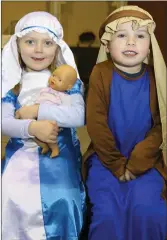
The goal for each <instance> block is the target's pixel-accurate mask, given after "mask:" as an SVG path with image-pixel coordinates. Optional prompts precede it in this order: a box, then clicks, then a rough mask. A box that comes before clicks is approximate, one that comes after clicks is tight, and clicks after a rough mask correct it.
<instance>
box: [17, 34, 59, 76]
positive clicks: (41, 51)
mask: <svg viewBox="0 0 167 240" xmlns="http://www.w3.org/2000/svg"><path fill="white" fill-rule="evenodd" d="M57 47H58V46H57V45H56V43H55V42H54V41H53V40H52V39H51V38H50V37H49V35H48V34H47V33H39V32H35V31H32V32H30V33H28V34H26V35H25V36H23V37H22V38H19V40H18V48H19V52H20V55H21V58H22V60H23V62H24V64H25V65H26V70H27V71H29V72H31V71H41V70H44V69H47V68H48V67H49V66H50V65H51V63H52V62H53V60H54V58H55V54H56V49H57Z"/></svg>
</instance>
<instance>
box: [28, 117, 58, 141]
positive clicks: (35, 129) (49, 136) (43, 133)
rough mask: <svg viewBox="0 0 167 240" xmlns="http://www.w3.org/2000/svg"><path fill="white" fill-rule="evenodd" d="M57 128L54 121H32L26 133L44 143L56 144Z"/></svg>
mask: <svg viewBox="0 0 167 240" xmlns="http://www.w3.org/2000/svg"><path fill="white" fill-rule="evenodd" d="M58 131H59V128H58V126H57V124H56V122H55V121H47V120H39V121H32V122H31V123H30V125H29V128H28V132H29V134H30V135H31V136H35V137H36V138H38V139H39V140H41V141H42V142H45V143H56V139H57V135H58Z"/></svg>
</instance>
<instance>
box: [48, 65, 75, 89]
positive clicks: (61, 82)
mask: <svg viewBox="0 0 167 240" xmlns="http://www.w3.org/2000/svg"><path fill="white" fill-rule="evenodd" d="M76 80H77V72H76V71H75V69H74V68H73V67H71V66H69V65H61V66H59V67H58V68H56V69H55V70H54V72H53V73H52V75H51V77H50V78H49V84H48V85H49V87H51V88H52V89H54V90H56V91H60V92H64V91H66V90H70V89H71V88H72V87H73V85H74V83H75V82H76Z"/></svg>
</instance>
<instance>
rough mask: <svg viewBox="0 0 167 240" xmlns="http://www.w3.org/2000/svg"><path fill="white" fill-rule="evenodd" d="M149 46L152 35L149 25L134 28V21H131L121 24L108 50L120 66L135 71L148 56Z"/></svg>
mask: <svg viewBox="0 0 167 240" xmlns="http://www.w3.org/2000/svg"><path fill="white" fill-rule="evenodd" d="M149 46H150V35H149V33H148V31H147V27H146V26H144V27H141V28H138V29H137V30H133V28H132V21H130V22H127V23H123V24H120V25H119V27H118V31H117V32H116V33H115V34H113V35H112V39H111V41H110V42H109V44H108V47H107V50H106V51H107V52H110V55H111V57H112V60H113V62H114V63H115V64H116V66H117V67H118V68H120V69H121V70H123V71H126V72H135V69H136V71H137V70H138V69H139V67H140V66H141V63H142V62H143V61H144V60H145V59H146V57H147V56H148V54H149ZM132 69H133V70H132ZM131 70H132V71H131Z"/></svg>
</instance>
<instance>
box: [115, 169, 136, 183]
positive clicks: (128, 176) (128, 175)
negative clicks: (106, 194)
mask: <svg viewBox="0 0 167 240" xmlns="http://www.w3.org/2000/svg"><path fill="white" fill-rule="evenodd" d="M133 179H136V176H135V175H133V174H132V173H131V172H130V171H129V170H128V169H126V170H125V174H123V175H122V176H121V177H120V178H119V181H121V182H126V181H127V182H128V181H130V180H133Z"/></svg>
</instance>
